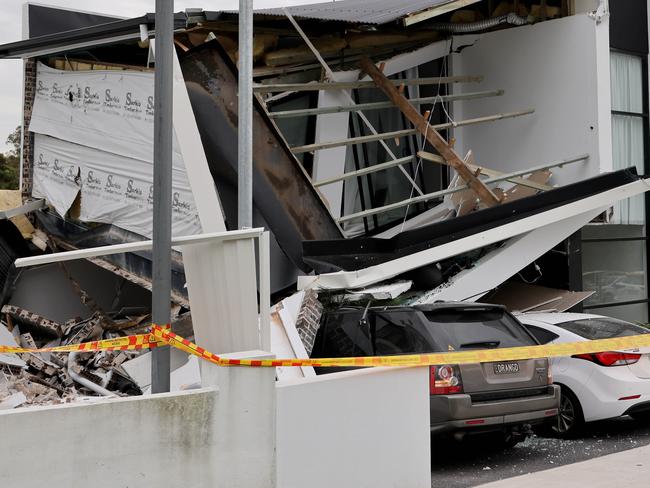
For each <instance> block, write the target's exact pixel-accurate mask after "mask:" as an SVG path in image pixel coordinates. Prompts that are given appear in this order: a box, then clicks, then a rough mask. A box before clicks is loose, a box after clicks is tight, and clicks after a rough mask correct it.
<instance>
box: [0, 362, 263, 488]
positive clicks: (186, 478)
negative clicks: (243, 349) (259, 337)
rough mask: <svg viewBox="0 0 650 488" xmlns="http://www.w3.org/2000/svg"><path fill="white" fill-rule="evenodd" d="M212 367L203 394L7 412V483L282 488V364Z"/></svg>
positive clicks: (3, 459) (0, 476)
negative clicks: (278, 373) (278, 407)
mask: <svg viewBox="0 0 650 488" xmlns="http://www.w3.org/2000/svg"><path fill="white" fill-rule="evenodd" d="M227 357H232V358H242V357H248V358H262V357H268V354H267V353H261V352H258V351H253V352H249V353H239V354H232V355H228V356H227ZM204 366H205V367H204V368H203V372H204V373H205V374H204V384H209V385H210V386H211V387H210V388H205V389H202V390H194V391H188V392H182V393H164V394H158V395H148V396H142V397H130V398H120V399H104V400H100V401H99V402H98V403H94V404H68V405H58V406H52V407H32V408H24V409H17V410H2V411H0V432H1V433H2V440H1V442H2V450H1V451H0V452H1V454H2V455H1V456H0V486H1V487H3V488H4V487H7V488H9V487H18V486H19V487H21V488H43V487H46V486H47V487H52V488H55V487H57V488H58V487H71V488H77V487H93V488H117V487H120V488H121V487H137V488H161V487H188V488H189V487H191V488H239V487H242V488H244V487H245V488H248V487H251V488H274V487H275V486H276V485H275V372H274V370H273V369H272V368H219V367H217V366H214V365H212V364H209V363H206V362H204ZM217 382H218V384H219V388H218V390H217V389H216V388H214V385H215V384H216V383H217Z"/></svg>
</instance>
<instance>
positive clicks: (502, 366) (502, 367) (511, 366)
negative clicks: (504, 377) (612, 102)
mask: <svg viewBox="0 0 650 488" xmlns="http://www.w3.org/2000/svg"><path fill="white" fill-rule="evenodd" d="M493 366H494V374H513V373H519V363H494V364H493Z"/></svg>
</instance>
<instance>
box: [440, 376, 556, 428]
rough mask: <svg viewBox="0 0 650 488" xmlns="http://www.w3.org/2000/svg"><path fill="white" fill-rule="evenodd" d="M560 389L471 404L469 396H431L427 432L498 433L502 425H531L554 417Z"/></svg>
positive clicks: (548, 389)
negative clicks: (490, 430)
mask: <svg viewBox="0 0 650 488" xmlns="http://www.w3.org/2000/svg"><path fill="white" fill-rule="evenodd" d="M559 403H560V387H559V386H557V385H550V386H549V387H548V388H547V393H546V394H545V395H536V396H530V397H522V398H512V399H504V400H498V401H489V402H474V403H473V402H472V399H471V397H470V395H465V394H463V395H432V396H431V407H430V409H431V432H432V433H436V434H438V433H443V432H449V431H454V430H465V429H480V430H486V429H488V430H489V429H495V430H496V429H500V428H502V427H503V426H506V425H517V424H535V423H539V422H544V421H545V420H547V419H550V418H553V417H555V416H556V415H557V409H558V406H559Z"/></svg>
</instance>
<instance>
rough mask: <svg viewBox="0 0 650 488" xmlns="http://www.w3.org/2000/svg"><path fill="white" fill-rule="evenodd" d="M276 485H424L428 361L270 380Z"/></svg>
mask: <svg viewBox="0 0 650 488" xmlns="http://www.w3.org/2000/svg"><path fill="white" fill-rule="evenodd" d="M277 463H278V467H277V486H278V487H282V488H304V487H307V486H308V487H310V488H321V487H322V488H331V487H334V486H339V487H344V486H345V487H348V486H349V487H355V488H366V487H367V488H389V487H400V488H402V487H405V488H406V487H408V488H429V487H430V486H431V455H430V441H429V368H427V367H422V368H376V369H370V370H368V369H366V370H355V371H346V372H341V373H332V374H327V375H321V376H318V377H316V378H309V379H300V380H287V381H280V382H278V384H277Z"/></svg>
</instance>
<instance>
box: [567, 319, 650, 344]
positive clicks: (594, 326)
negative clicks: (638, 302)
mask: <svg viewBox="0 0 650 488" xmlns="http://www.w3.org/2000/svg"><path fill="white" fill-rule="evenodd" d="M556 325H557V326H558V327H562V328H563V329H565V330H568V331H569V332H573V333H574V334H577V335H579V336H580V337H584V338H585V339H589V340H596V339H611V338H612V337H625V336H632V335H639V334H650V330H648V329H646V328H644V327H639V326H638V325H634V324H631V323H629V322H624V321H623V320H617V319H612V318H609V317H602V318H591V319H581V320H572V321H571V322H563V323H561V324H556Z"/></svg>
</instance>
